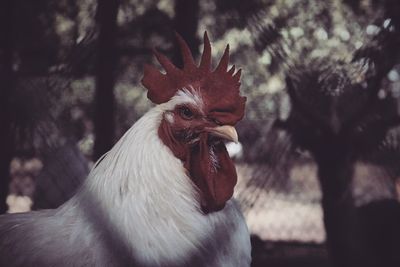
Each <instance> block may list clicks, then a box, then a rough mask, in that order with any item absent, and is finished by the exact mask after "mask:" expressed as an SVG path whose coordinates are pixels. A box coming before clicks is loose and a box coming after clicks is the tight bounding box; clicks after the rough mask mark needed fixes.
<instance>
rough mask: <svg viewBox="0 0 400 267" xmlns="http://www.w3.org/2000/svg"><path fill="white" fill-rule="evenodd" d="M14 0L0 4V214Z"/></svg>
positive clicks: (9, 137)
mask: <svg viewBox="0 0 400 267" xmlns="http://www.w3.org/2000/svg"><path fill="white" fill-rule="evenodd" d="M13 14H14V0H4V1H2V2H1V4H0V214H2V213H5V212H6V211H7V204H6V198H7V195H8V188H9V183H10V162H11V159H12V156H13V152H14V138H13V136H14V135H13V130H12V118H13V115H12V114H13V113H12V110H11V106H10V96H11V92H12V90H13V88H14V86H15V75H14V71H13V69H12V59H13V27H12V26H13V25H12V19H13Z"/></svg>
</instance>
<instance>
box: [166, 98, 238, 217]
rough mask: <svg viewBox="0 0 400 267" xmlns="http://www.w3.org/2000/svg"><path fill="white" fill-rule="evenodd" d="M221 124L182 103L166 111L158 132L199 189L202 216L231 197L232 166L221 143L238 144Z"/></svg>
mask: <svg viewBox="0 0 400 267" xmlns="http://www.w3.org/2000/svg"><path fill="white" fill-rule="evenodd" d="M223 115H224V114H222V116H223ZM220 124H221V123H220V122H219V120H218V116H215V114H212V113H209V114H203V113H202V112H201V111H200V110H199V109H198V108H197V107H196V106H194V105H190V104H184V105H178V106H176V107H175V109H174V110H172V111H169V112H166V113H165V114H164V118H163V120H162V122H161V125H160V128H159V130H158V134H159V136H160V138H161V140H162V141H163V142H164V144H165V145H166V146H168V147H169V148H170V149H171V151H172V152H173V153H174V155H175V156H176V157H177V158H179V159H180V160H182V162H183V163H184V166H185V168H186V170H187V172H188V175H189V176H190V178H191V179H192V181H193V183H194V184H195V185H196V186H197V188H198V189H199V191H200V193H201V207H202V210H203V212H205V213H209V212H213V211H218V210H221V209H222V208H223V207H224V206H225V203H226V201H228V200H229V199H230V198H231V197H232V195H233V188H234V186H235V185H236V181H237V175H236V170H235V166H234V164H233V162H232V160H231V159H230V158H229V155H228V152H227V151H226V148H225V145H224V143H223V141H224V140H231V141H236V142H237V134H236V131H235V130H234V128H233V127H232V126H227V125H220Z"/></svg>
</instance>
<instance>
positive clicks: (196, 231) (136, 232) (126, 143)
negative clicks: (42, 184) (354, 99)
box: [0, 91, 251, 267]
mask: <svg viewBox="0 0 400 267" xmlns="http://www.w3.org/2000/svg"><path fill="white" fill-rule="evenodd" d="M197 101H198V100H196V99H194V98H193V96H191V95H190V94H187V93H184V92H183V91H179V92H178V93H177V94H176V95H175V97H173V98H172V99H171V100H170V101H168V102H166V103H164V104H161V105H158V106H155V107H154V108H152V109H151V110H150V111H149V112H148V113H146V114H145V115H144V116H143V117H142V118H141V119H140V120H139V121H137V122H136V123H135V124H134V125H133V126H132V127H131V128H130V129H129V130H128V132H127V133H126V134H125V135H124V136H123V137H122V138H121V139H120V140H119V141H118V143H117V144H116V145H115V146H114V147H113V148H112V149H111V150H110V151H109V152H108V153H107V154H106V155H104V156H103V157H102V158H101V159H100V160H99V161H98V162H97V163H96V165H95V167H94V168H93V169H92V171H91V172H90V174H89V177H88V178H87V180H86V181H85V182H84V184H83V185H82V187H81V188H80V190H79V191H78V193H77V194H76V195H75V196H74V197H73V198H72V199H71V200H69V201H68V202H67V203H65V204H64V205H63V206H61V207H60V208H58V209H57V210H44V211H36V212H30V213H23V214H12V215H11V214H10V215H3V216H0V265H1V266H149V267H150V266H207V267H212V266H232V267H233V266H234V267H241V266H250V261H251V258H250V250H251V248H250V239H249V233H248V230H247V226H246V224H245V221H244V218H243V216H242V214H241V213H240V211H239V209H238V207H237V205H236V204H235V202H234V201H233V200H229V201H228V202H227V204H226V206H225V208H224V209H222V210H221V211H218V212H212V213H209V214H206V215H205V214H204V213H203V212H202V211H201V208H200V200H199V192H198V191H197V189H196V187H195V185H194V184H193V183H192V181H191V179H190V178H189V177H188V175H187V171H186V169H185V168H184V166H183V163H182V162H181V160H179V159H178V158H176V157H175V156H174V154H173V153H172V152H171V150H170V149H169V148H168V147H167V146H166V145H164V143H163V142H162V141H161V140H160V138H159V135H158V128H159V126H160V123H161V120H162V118H163V115H164V114H165V113H166V112H168V111H169V110H172V109H173V108H174V107H175V106H176V105H178V104H182V103H188V102H190V103H196V102H197ZM197 104H198V103H197Z"/></svg>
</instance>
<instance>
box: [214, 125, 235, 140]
mask: <svg viewBox="0 0 400 267" xmlns="http://www.w3.org/2000/svg"><path fill="white" fill-rule="evenodd" d="M208 131H209V132H210V134H212V135H214V136H218V137H222V138H224V139H226V140H228V141H232V142H235V143H238V141H239V140H238V134H237V132H236V129H235V127H233V126H230V125H223V126H217V127H213V128H208Z"/></svg>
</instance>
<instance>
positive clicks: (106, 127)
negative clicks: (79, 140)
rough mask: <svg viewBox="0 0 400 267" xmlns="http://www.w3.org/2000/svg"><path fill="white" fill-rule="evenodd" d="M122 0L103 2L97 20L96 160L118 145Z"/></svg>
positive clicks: (100, 2) (103, 0) (99, 3)
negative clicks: (118, 40)
mask: <svg viewBox="0 0 400 267" xmlns="http://www.w3.org/2000/svg"><path fill="white" fill-rule="evenodd" d="M118 7H119V1H118V0H99V1H98V6H97V14H96V15H97V21H98V25H99V30H100V32H99V40H98V48H97V62H96V93H95V108H94V128H95V129H94V130H95V135H96V141H95V144H94V152H93V157H94V159H95V160H96V159H98V158H99V157H100V156H101V155H103V154H104V153H105V152H107V151H108V150H109V149H110V148H111V147H112V145H113V143H114V130H115V118H114V117H115V99H114V84H115V69H116V65H117V53H116V47H115V42H116V31H117V21H116V19H117V13H118Z"/></svg>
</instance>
